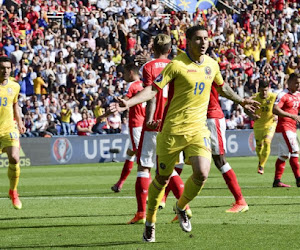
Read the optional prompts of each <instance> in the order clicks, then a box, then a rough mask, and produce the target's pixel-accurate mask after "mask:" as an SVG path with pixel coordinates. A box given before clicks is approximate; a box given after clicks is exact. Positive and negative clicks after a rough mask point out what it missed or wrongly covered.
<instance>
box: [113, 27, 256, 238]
mask: <svg viewBox="0 0 300 250" xmlns="http://www.w3.org/2000/svg"><path fill="white" fill-rule="evenodd" d="M186 38H187V51H186V53H183V54H180V55H178V56H177V57H176V58H174V59H173V60H172V61H171V62H170V63H169V64H168V65H167V66H166V67H165V68H164V70H163V71H162V73H161V74H160V75H159V76H158V77H157V78H156V79H155V81H154V83H153V84H152V85H150V86H147V87H146V88H145V89H144V90H142V91H141V92H140V93H138V94H137V95H136V96H134V97H133V98H131V99H129V100H127V101H126V100H124V99H119V103H120V104H119V106H118V104H113V105H112V106H111V107H110V108H111V111H112V112H114V111H123V110H125V109H127V108H128V107H132V106H134V105H136V104H137V103H142V102H145V101H148V100H150V99H152V98H153V97H154V96H155V95H156V93H157V92H158V91H159V90H161V89H163V88H164V86H166V85H167V84H169V94H168V102H167V105H166V107H165V110H164V116H163V119H162V124H161V129H160V132H159V133H158V135H157V149H156V150H157V151H156V153H157V173H156V176H155V178H154V180H153V181H152V183H151V184H150V187H149V191H148V207H147V215H146V223H145V231H144V234H143V240H144V241H146V242H154V241H155V222H156V213H157V209H158V206H159V203H160V201H161V199H162V197H163V195H164V191H165V187H166V185H167V183H168V180H169V177H170V175H171V174H172V172H173V168H174V165H175V162H176V161H177V159H178V156H179V153H180V152H181V151H184V153H185V159H186V161H187V163H189V164H191V165H192V169H193V174H192V175H191V176H190V177H189V179H188V180H187V181H186V183H185V187H184V191H183V194H182V195H181V197H180V198H179V200H178V202H177V203H176V204H175V205H174V211H175V212H176V213H177V216H178V220H179V224H180V227H181V228H182V230H183V231H185V232H190V231H191V229H192V226H191V223H190V221H189V219H188V217H187V214H186V210H185V207H186V205H187V204H188V203H189V202H190V201H192V200H193V199H194V198H195V197H196V196H197V195H198V194H199V192H200V191H201V189H202V187H203V185H204V183H205V181H206V179H207V177H208V173H209V170H210V163H211V150H210V133H209V130H208V128H207V126H206V114H207V106H208V102H209V98H210V91H211V85H212V83H213V81H214V82H215V83H216V84H217V85H218V86H219V87H218V91H220V92H221V93H222V94H223V95H225V96H226V97H228V98H230V99H232V100H234V101H236V102H238V103H241V104H242V105H243V106H245V105H246V104H253V103H257V102H255V101H253V100H244V99H242V98H241V97H239V96H238V95H236V94H235V93H234V92H233V90H232V89H231V88H230V87H229V86H228V84H226V83H224V82H223V79H222V76H221V73H220V69H219V65H218V63H217V62H216V61H214V60H213V59H212V58H211V57H209V56H207V55H205V53H206V50H207V47H208V32H207V30H206V29H205V28H204V27H203V26H193V27H191V28H189V29H188V30H187V32H186ZM248 108H249V109H250V110H252V111H253V110H254V109H255V108H254V107H253V105H249V106H248Z"/></svg>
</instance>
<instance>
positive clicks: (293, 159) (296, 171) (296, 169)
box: [276, 155, 300, 178]
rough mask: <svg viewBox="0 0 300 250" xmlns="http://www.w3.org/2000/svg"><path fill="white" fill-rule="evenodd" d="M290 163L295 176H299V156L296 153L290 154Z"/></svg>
mask: <svg viewBox="0 0 300 250" xmlns="http://www.w3.org/2000/svg"><path fill="white" fill-rule="evenodd" d="M290 165H291V167H292V170H293V172H294V176H295V178H299V177H300V171H299V158H298V155H297V156H293V155H291V158H290ZM276 169H277V167H276Z"/></svg>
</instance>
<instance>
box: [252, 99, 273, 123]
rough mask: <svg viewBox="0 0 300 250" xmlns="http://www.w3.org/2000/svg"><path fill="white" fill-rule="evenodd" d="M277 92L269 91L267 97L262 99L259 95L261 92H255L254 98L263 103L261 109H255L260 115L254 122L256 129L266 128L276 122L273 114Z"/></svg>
mask: <svg viewBox="0 0 300 250" xmlns="http://www.w3.org/2000/svg"><path fill="white" fill-rule="evenodd" d="M276 97H277V94H275V93H268V97H267V98H266V99H262V98H260V96H259V93H257V94H255V97H254V98H253V99H254V100H255V101H258V102H260V103H261V106H260V108H259V109H257V110H256V111H255V113H256V114H258V115H259V116H260V118H259V119H257V120H255V122H254V126H253V128H254V129H266V128H269V127H270V126H271V125H274V124H276V121H275V120H274V115H273V106H274V103H275V100H276Z"/></svg>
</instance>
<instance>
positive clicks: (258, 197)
mask: <svg viewBox="0 0 300 250" xmlns="http://www.w3.org/2000/svg"><path fill="white" fill-rule="evenodd" d="M244 197H245V198H247V199H295V198H296V199H300V196H244ZM21 198H22V200H62V199H135V198H136V197H135V196H103V197H101V196H57V197H52V196H47V197H21ZM5 199H8V198H3V197H2V198H0V200H5ZM196 199H232V196H198V197H196Z"/></svg>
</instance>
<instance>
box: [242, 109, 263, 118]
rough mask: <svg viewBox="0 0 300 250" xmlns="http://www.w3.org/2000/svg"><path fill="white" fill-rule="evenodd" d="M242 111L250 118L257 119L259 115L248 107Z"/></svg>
mask: <svg viewBox="0 0 300 250" xmlns="http://www.w3.org/2000/svg"><path fill="white" fill-rule="evenodd" d="M244 112H245V113H246V114H247V115H248V116H249V117H250V118H251V119H252V120H254V121H255V120H257V119H259V118H260V115H259V114H255V112H254V113H253V112H250V111H249V110H248V109H246V108H245V109H244Z"/></svg>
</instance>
